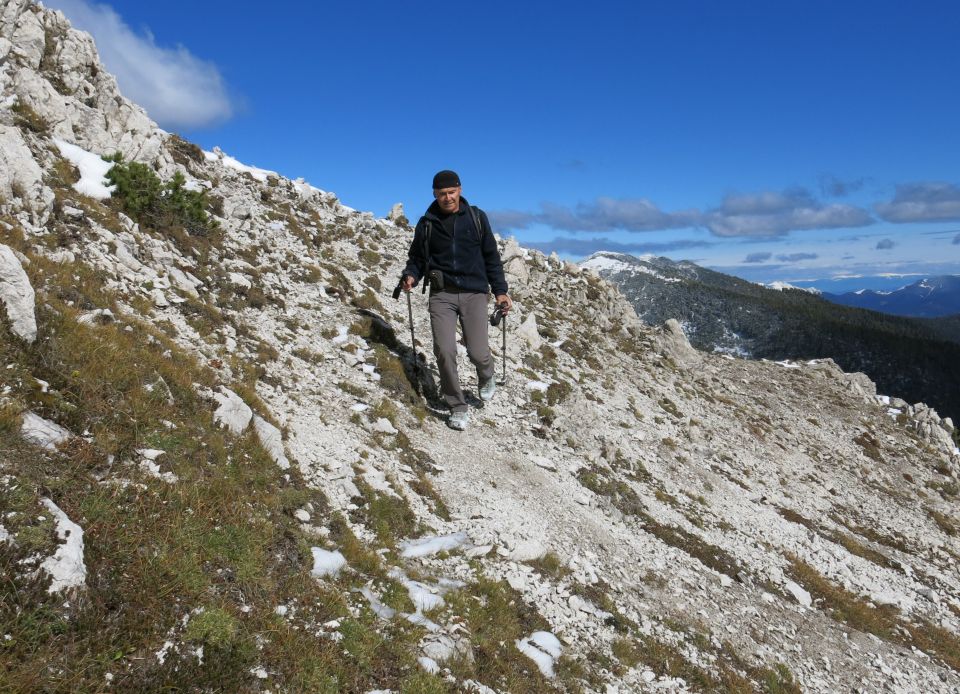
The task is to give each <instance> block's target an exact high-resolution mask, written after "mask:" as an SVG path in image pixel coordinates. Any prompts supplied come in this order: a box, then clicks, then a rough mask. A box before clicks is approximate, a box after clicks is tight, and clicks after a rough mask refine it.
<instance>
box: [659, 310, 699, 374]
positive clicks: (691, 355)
mask: <svg viewBox="0 0 960 694" xmlns="http://www.w3.org/2000/svg"><path fill="white" fill-rule="evenodd" d="M656 342H657V347H658V348H659V350H660V352H661V353H662V354H663V356H665V357H669V358H670V359H672V360H673V361H675V362H676V363H678V364H682V365H686V366H689V365H691V364H694V363H696V362H698V361H699V360H700V353H699V352H697V350H695V349H694V348H693V347H692V346H691V345H690V341H689V340H687V336H686V335H685V334H684V332H683V328H681V327H680V323H679V322H678V321H677V320H676V319H675V318H671V319H670V320H668V321H667V322H666V323H664V324H663V326H661V328H660V331H659V333H658V334H657V337H656Z"/></svg>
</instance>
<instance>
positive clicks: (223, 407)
mask: <svg viewBox="0 0 960 694" xmlns="http://www.w3.org/2000/svg"><path fill="white" fill-rule="evenodd" d="M213 398H214V400H216V401H217V402H219V403H220V407H218V408H217V410H216V411H215V412H214V413H213V419H214V420H215V421H216V422H218V423H219V424H220V425H221V426H225V427H226V428H227V429H229V430H230V431H231V432H233V433H234V434H241V433H243V430H244V429H246V428H247V425H248V424H250V420H251V419H252V418H253V410H251V409H250V408H249V407H248V406H247V403H245V402H244V401H243V400H242V399H241V398H240V396H239V395H237V394H236V393H234V392H233V391H232V390H230V389H229V388H226V387H225V386H220V393H214V394H213Z"/></svg>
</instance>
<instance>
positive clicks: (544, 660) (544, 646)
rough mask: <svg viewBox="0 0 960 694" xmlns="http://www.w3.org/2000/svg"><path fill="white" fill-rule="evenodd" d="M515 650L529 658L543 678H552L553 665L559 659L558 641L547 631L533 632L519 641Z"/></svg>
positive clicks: (559, 647) (560, 649) (559, 648)
mask: <svg viewBox="0 0 960 694" xmlns="http://www.w3.org/2000/svg"><path fill="white" fill-rule="evenodd" d="M516 644H517V649H518V650H519V651H520V652H521V653H523V654H524V655H525V656H527V657H528V658H530V659H531V660H532V661H533V662H534V663H536V664H537V667H538V668H540V672H542V673H543V676H544V677H551V678H552V677H553V664H554V663H555V662H556V660H557V659H558V658H559V657H560V653H561V651H562V648H561V646H560V641H559V640H558V639H557V637H556V636H554V635H553V634H551V633H550V632H549V631H535V632H533V634H531V635H530V636H528V637H527V638H524V639H519V640H518V641H517V642H516Z"/></svg>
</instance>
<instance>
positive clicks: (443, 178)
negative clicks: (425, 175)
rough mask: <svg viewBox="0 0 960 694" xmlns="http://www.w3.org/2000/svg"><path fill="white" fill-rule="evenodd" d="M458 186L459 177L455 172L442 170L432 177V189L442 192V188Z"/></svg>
mask: <svg viewBox="0 0 960 694" xmlns="http://www.w3.org/2000/svg"><path fill="white" fill-rule="evenodd" d="M459 185H460V177H459V176H457V172H456V171H449V170H446V169H444V170H443V171H440V172H438V173H437V175H436V176H434V177H433V189H434V190H442V189H443V188H457V187H458V186H459Z"/></svg>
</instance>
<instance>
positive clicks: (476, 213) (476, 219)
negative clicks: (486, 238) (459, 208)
mask: <svg viewBox="0 0 960 694" xmlns="http://www.w3.org/2000/svg"><path fill="white" fill-rule="evenodd" d="M470 214H471V215H473V225H474V226H475V227H476V228H477V241H482V240H483V225H482V224H481V223H480V208H479V207H476V206H475V205H470Z"/></svg>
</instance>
